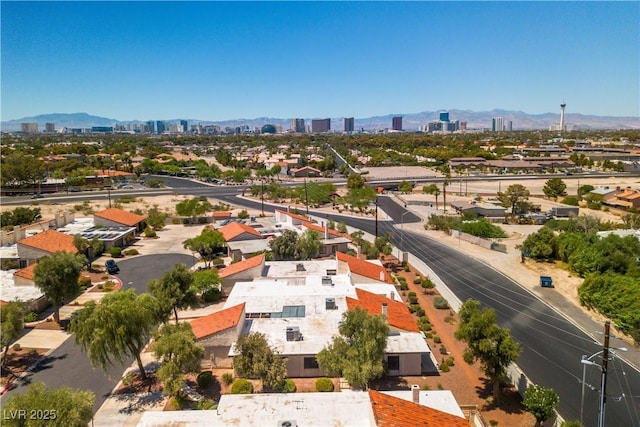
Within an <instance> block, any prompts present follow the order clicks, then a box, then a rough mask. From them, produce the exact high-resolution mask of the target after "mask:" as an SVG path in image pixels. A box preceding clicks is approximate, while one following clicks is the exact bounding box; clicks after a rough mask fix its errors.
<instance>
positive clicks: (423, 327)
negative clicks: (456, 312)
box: [418, 322, 432, 332]
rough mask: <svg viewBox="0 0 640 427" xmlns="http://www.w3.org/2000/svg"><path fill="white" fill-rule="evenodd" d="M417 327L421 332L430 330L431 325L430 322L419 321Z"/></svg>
mask: <svg viewBox="0 0 640 427" xmlns="http://www.w3.org/2000/svg"><path fill="white" fill-rule="evenodd" d="M418 328H420V330H421V331H422V332H429V331H430V330H431V328H432V326H431V323H429V322H420V323H419V324H418Z"/></svg>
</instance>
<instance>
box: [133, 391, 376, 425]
mask: <svg viewBox="0 0 640 427" xmlns="http://www.w3.org/2000/svg"><path fill="white" fill-rule="evenodd" d="M285 420H289V421H292V425H294V426H295V425H298V426H375V425H376V424H375V419H374V416H373V409H372V408H371V401H370V400H369V394H368V393H367V392H342V393H293V394H287V393H264V394H262V393H261V394H236V395H233V394H224V395H222V397H221V398H220V403H219V404H218V409H217V410H213V411H146V412H145V413H144V414H143V415H142V418H141V419H140V421H139V422H138V427H156V426H157V427H160V426H168V425H179V426H183V427H198V426H203V427H205V426H207V427H208V426H211V427H218V426H278V425H279V424H278V423H279V422H280V421H285Z"/></svg>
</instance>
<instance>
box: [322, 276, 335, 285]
mask: <svg viewBox="0 0 640 427" xmlns="http://www.w3.org/2000/svg"><path fill="white" fill-rule="evenodd" d="M322 284H323V285H325V286H331V285H332V284H333V282H332V281H331V277H330V276H322Z"/></svg>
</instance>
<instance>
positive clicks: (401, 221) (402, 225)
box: [400, 211, 409, 253]
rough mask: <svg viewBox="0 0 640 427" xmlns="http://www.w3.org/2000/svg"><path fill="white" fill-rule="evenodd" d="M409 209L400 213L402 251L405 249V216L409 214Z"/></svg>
mask: <svg viewBox="0 0 640 427" xmlns="http://www.w3.org/2000/svg"><path fill="white" fill-rule="evenodd" d="M408 213H409V211H406V212H404V213H403V214H402V215H400V251H401V253H402V251H404V216H405V215H406V214H408Z"/></svg>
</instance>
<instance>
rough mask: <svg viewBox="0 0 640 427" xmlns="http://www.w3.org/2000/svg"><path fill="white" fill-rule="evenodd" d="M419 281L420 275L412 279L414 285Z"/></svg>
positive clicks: (420, 280)
mask: <svg viewBox="0 0 640 427" xmlns="http://www.w3.org/2000/svg"><path fill="white" fill-rule="evenodd" d="M421 282H422V279H421V278H420V277H416V278H415V279H413V284H414V285H419V284H420V283H421Z"/></svg>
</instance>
